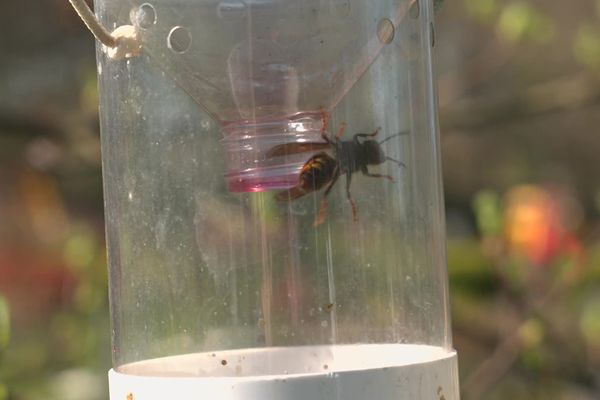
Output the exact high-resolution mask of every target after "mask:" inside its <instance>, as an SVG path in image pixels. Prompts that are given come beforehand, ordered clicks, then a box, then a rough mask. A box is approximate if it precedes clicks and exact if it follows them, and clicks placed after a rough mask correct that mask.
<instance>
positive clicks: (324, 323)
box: [321, 321, 329, 328]
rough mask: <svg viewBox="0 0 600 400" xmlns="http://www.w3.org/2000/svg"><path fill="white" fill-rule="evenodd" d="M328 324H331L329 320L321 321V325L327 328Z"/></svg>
mask: <svg viewBox="0 0 600 400" xmlns="http://www.w3.org/2000/svg"><path fill="white" fill-rule="evenodd" d="M328 326H329V323H328V322H327V321H321V327H323V328H327V327H328Z"/></svg>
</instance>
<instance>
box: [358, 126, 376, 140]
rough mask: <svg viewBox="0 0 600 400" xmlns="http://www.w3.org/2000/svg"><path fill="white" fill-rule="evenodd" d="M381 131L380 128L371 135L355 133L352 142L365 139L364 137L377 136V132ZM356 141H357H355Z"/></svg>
mask: <svg viewBox="0 0 600 400" xmlns="http://www.w3.org/2000/svg"><path fill="white" fill-rule="evenodd" d="M380 130H381V127H379V128H377V129H375V130H374V131H373V132H371V133H357V134H356V135H354V140H357V139H358V138H366V137H374V136H377V134H378V133H379V131H380ZM357 141H358V140H357Z"/></svg>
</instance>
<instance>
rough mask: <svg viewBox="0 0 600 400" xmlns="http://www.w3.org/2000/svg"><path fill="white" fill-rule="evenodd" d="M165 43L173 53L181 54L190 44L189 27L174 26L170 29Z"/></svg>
mask: <svg viewBox="0 0 600 400" xmlns="http://www.w3.org/2000/svg"><path fill="white" fill-rule="evenodd" d="M167 45H168V46H169V49H171V50H173V51H174V52H175V53H178V54H183V53H185V52H186V51H188V50H189V49H190V47H191V46H192V34H191V33H190V31H189V29H187V28H184V27H182V26H176V27H174V28H173V29H171V32H169V36H168V37H167Z"/></svg>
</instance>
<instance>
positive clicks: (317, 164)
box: [299, 153, 337, 192]
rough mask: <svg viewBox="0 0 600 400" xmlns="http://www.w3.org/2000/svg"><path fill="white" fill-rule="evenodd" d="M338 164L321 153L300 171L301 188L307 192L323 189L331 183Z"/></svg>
mask: <svg viewBox="0 0 600 400" xmlns="http://www.w3.org/2000/svg"><path fill="white" fill-rule="evenodd" d="M336 165H337V162H336V161H335V160H334V159H333V157H331V156H330V155H328V154H326V153H319V154H317V155H315V156H313V157H311V159H310V160H308V161H307V162H306V164H304V166H303V167H302V170H301V171H300V185H299V186H300V188H302V189H303V190H304V191H305V192H312V191H317V190H319V189H321V188H322V187H323V186H325V185H326V184H327V183H328V182H330V181H331V178H332V176H333V173H334V171H335V167H336Z"/></svg>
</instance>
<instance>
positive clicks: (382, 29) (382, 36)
mask: <svg viewBox="0 0 600 400" xmlns="http://www.w3.org/2000/svg"><path fill="white" fill-rule="evenodd" d="M395 31H396V28H394V23H393V22H392V21H390V20H389V19H387V18H382V19H381V20H380V21H379V23H378V24H377V38H378V39H379V41H380V42H381V43H383V44H390V43H392V40H394V35H395Z"/></svg>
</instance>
